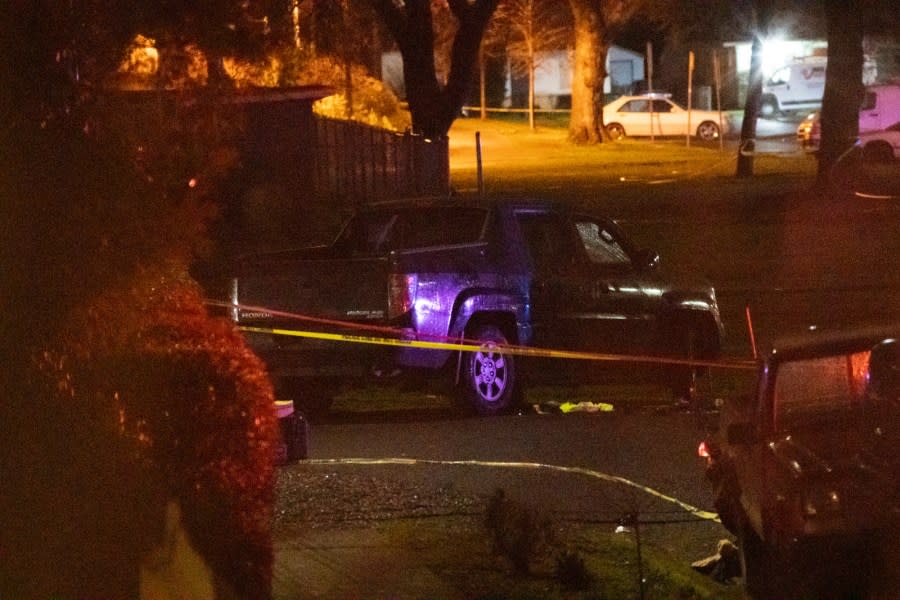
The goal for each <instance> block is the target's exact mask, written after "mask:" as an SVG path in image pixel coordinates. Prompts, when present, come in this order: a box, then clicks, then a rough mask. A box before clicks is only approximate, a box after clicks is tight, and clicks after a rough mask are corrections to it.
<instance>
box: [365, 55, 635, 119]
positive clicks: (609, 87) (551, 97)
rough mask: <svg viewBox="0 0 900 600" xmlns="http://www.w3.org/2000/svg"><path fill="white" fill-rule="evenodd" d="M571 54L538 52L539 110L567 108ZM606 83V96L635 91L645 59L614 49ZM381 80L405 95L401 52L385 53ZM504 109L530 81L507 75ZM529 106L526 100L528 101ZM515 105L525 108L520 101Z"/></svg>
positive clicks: (609, 57)
mask: <svg viewBox="0 0 900 600" xmlns="http://www.w3.org/2000/svg"><path fill="white" fill-rule="evenodd" d="M571 54H572V53H571V51H568V50H557V51H553V52H543V53H539V56H538V57H537V60H536V62H537V66H536V68H535V82H534V93H535V103H536V104H537V105H538V107H539V108H556V107H560V106H568V103H569V101H570V99H571V96H572V61H571ZM606 71H607V73H609V75H608V76H607V77H606V79H605V80H604V82H603V91H604V93H605V94H610V95H615V96H620V95H623V94H628V93H632V92H633V91H635V84H636V83H637V82H639V81H643V80H644V56H643V55H642V54H639V53H637V52H632V51H631V50H626V49H625V48H620V47H619V46H611V47H610V48H609V52H607V54H606ZM381 79H382V81H384V83H385V84H387V85H388V86H389V87H391V89H393V90H395V92H396V93H397V94H398V95H399V96H401V97H402V96H403V95H404V85H403V59H402V58H401V56H400V52H398V51H393V52H385V53H384V54H382V56H381ZM505 90H506V94H505V96H506V97H505V99H504V102H503V103H504V106H507V107H508V106H512V105H513V104H514V98H516V99H517V98H519V97H524V98H527V97H528V80H527V78H518V77H513V76H512V75H511V73H510V69H507V72H506V85H505ZM526 103H527V101H526ZM515 104H518V105H520V106H524V105H523V104H522V103H521V102H518V101H516V102H515Z"/></svg>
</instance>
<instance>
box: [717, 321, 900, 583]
mask: <svg viewBox="0 0 900 600" xmlns="http://www.w3.org/2000/svg"><path fill="white" fill-rule="evenodd" d="M898 339H900V325H898V326H896V327H892V328H891V327H887V328H881V327H878V328H867V329H865V330H861V331H853V332H843V333H825V332H818V333H809V334H808V335H804V336H803V337H799V338H794V339H789V340H785V341H782V342H779V343H776V344H775V346H774V348H773V350H772V351H771V352H770V353H769V354H768V356H767V357H766V359H765V360H764V361H763V362H762V364H761V366H760V369H759V374H758V377H757V384H756V391H755V393H754V394H753V395H752V396H746V397H739V398H730V399H728V400H726V402H725V403H724V405H723V406H722V410H721V412H720V416H719V420H720V422H719V427H718V430H717V431H715V432H714V433H713V434H712V435H711V436H710V437H709V438H708V439H707V440H705V441H704V443H703V445H702V446H701V448H702V449H704V450H705V452H704V454H705V455H706V456H707V470H706V472H707V477H708V478H709V480H710V482H711V483H712V487H713V491H714V495H715V505H716V508H717V510H718V512H719V516H720V517H721V520H722V523H723V524H724V525H725V527H727V528H728V529H729V530H730V531H731V532H732V533H734V534H735V535H736V536H737V538H738V540H739V542H738V543H739V547H740V550H741V556H742V559H743V560H742V563H743V570H744V579H745V584H746V587H747V590H748V591H749V592H750V594H751V595H752V596H753V597H755V598H765V599H768V598H869V597H877V598H882V597H883V598H895V597H897V596H896V593H897V591H898V590H900V573H898V571H897V556H896V554H897V552H898V551H900V545H898V533H900V531H898V529H900V528H898V525H900V504H898V502H900V468H898V467H900V458H898V456H897V448H898V445H900V377H898V364H900V352H898V347H897V346H898V342H897V340H898ZM892 554H893V555H894V556H893V558H890V559H887V560H885V557H887V556H891V555H892ZM879 563H886V565H885V564H881V565H879ZM885 567H886V568H885ZM875 588H881V590H882V591H883V592H887V593H888V595H885V596H882V595H878V593H879V592H877V591H876V590H875ZM870 593H872V594H875V595H872V596H870V595H869V594H870Z"/></svg>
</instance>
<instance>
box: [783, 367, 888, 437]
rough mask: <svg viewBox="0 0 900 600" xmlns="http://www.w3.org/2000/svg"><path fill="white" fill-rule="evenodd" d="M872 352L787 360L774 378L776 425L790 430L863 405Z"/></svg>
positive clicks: (843, 413)
mask: <svg viewBox="0 0 900 600" xmlns="http://www.w3.org/2000/svg"><path fill="white" fill-rule="evenodd" d="M870 354H871V353H870V352H856V353H853V354H846V355H838V356H825V357H819V358H810V359H806V360H796V361H790V362H786V363H784V364H782V365H781V367H780V368H779V370H778V375H777V379H776V381H775V427H776V429H778V430H779V431H789V430H791V429H794V428H797V427H801V428H802V427H804V426H807V425H814V424H816V423H818V422H820V421H822V420H823V419H829V418H841V416H842V415H847V414H848V413H852V412H854V411H855V410H858V409H859V408H860V407H861V406H862V397H863V394H864V392H865V383H866V373H867V372H868V365H869V356H870Z"/></svg>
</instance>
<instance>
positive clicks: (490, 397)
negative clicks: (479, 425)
mask: <svg viewBox="0 0 900 600" xmlns="http://www.w3.org/2000/svg"><path fill="white" fill-rule="evenodd" d="M467 337H470V339H473V340H477V341H478V342H480V343H481V348H480V349H479V350H478V351H475V352H464V353H463V357H462V380H461V387H462V389H461V390H460V394H461V396H462V399H463V400H464V402H465V403H466V406H468V407H471V409H472V410H474V411H475V412H476V413H477V414H479V415H486V416H490V415H498V414H503V413H505V412H508V411H509V410H510V409H511V408H512V407H513V406H514V405H515V398H516V395H515V387H516V385H517V381H516V362H515V357H513V356H512V355H511V354H508V353H505V352H503V350H502V349H501V347H500V346H502V345H504V344H507V343H508V341H507V339H506V336H505V335H503V332H502V331H501V330H500V328H498V327H496V326H494V325H479V326H478V327H476V328H475V329H474V330H473V331H472V333H471V334H470V335H469V336H467Z"/></svg>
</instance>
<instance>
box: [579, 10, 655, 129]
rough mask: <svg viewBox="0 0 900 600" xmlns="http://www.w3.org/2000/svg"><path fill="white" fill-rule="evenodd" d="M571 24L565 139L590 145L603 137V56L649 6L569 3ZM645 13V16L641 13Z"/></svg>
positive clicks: (604, 64) (605, 73) (604, 69)
mask: <svg viewBox="0 0 900 600" xmlns="http://www.w3.org/2000/svg"><path fill="white" fill-rule="evenodd" d="M569 5H570V6H571V7H572V16H573V18H574V22H575V57H574V70H573V76H572V118H571V121H570V123H569V139H570V140H572V141H573V142H575V143H579V144H594V143H598V142H601V141H603V140H604V139H605V138H606V132H605V130H604V126H603V104H604V102H603V81H604V79H606V75H607V72H606V54H607V52H608V51H609V47H610V45H611V44H612V41H613V40H614V39H615V36H616V34H617V33H618V32H619V31H620V30H621V28H622V27H624V26H625V25H626V24H627V23H628V22H629V21H630V20H631V19H633V18H634V17H635V16H636V15H637V14H638V13H640V12H641V11H643V10H644V9H646V8H648V7H650V5H651V2H650V1H649V0H569ZM645 14H646V13H645Z"/></svg>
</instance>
